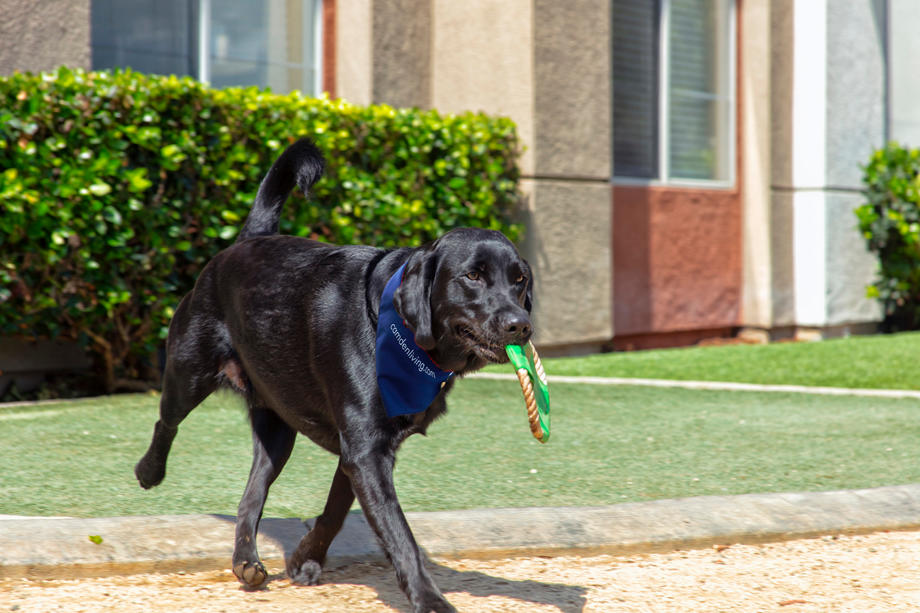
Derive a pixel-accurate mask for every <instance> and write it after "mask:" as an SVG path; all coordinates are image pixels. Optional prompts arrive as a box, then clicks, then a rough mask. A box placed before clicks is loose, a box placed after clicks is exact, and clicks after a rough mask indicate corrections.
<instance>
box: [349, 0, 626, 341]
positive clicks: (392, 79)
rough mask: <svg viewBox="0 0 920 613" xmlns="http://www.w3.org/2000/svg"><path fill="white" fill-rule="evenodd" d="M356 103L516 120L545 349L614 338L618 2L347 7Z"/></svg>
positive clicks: (468, 1) (404, 2) (469, 0)
mask: <svg viewBox="0 0 920 613" xmlns="http://www.w3.org/2000/svg"><path fill="white" fill-rule="evenodd" d="M336 24H337V28H338V29H337V31H336V52H337V56H336V70H337V74H336V81H337V93H338V95H339V96H341V97H343V98H345V99H347V100H349V101H351V102H355V103H359V104H365V103H369V102H374V103H386V104H393V105H396V106H419V107H423V108H435V109H437V110H439V111H441V112H445V113H460V112H465V111H469V110H472V111H483V112H486V113H489V114H493V115H501V116H507V117H510V118H512V119H513V120H514V121H515V123H516V124H517V126H518V134H519V136H520V139H521V142H522V143H523V145H524V147H525V149H524V152H523V155H522V158H521V162H520V163H521V169H522V173H523V176H524V181H523V182H522V188H523V190H524V197H525V202H526V205H527V207H526V213H525V216H526V218H527V226H528V230H527V238H526V240H525V242H524V245H523V250H524V255H525V257H527V258H528V259H529V260H530V261H531V264H532V265H533V266H534V269H535V275H536V278H537V295H536V298H535V301H534V302H535V315H534V319H535V322H536V326H537V329H538V334H537V340H538V341H539V342H540V343H541V344H543V345H571V344H590V343H603V342H605V341H608V340H609V339H610V338H611V337H612V336H613V315H612V291H613V290H612V261H611V260H612V255H611V253H612V251H611V223H612V221H611V186H610V176H611V159H610V158H611V138H612V134H611V126H610V115H611V112H610V108H611V107H610V104H611V75H610V2H609V0H573V1H570V2H565V3H560V2H557V1H555V0H464V1H463V2H457V1H456V0H430V2H429V1H426V0H398V1H396V2H382V1H374V0H337V5H336Z"/></svg>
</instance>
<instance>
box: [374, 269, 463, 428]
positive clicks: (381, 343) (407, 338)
mask: <svg viewBox="0 0 920 613" xmlns="http://www.w3.org/2000/svg"><path fill="white" fill-rule="evenodd" d="M405 268H406V265H405V264H403V265H402V266H400V267H399V270H397V271H396V272H395V273H394V274H393V276H392V277H390V280H389V281H387V285H386V287H385V288H384V289H383V295H382V296H381V297H380V313H379V314H378V315H377V356H376V359H377V386H378V387H379V388H380V395H381V397H382V398H383V406H384V407H385V408H386V411H387V416H389V417H396V416H397V415H408V414H410V413H420V412H422V411H424V410H425V409H427V408H428V407H429V406H430V405H431V403H432V402H433V401H434V399H435V397H437V395H438V392H440V391H441V385H442V384H443V383H444V382H445V381H447V380H448V379H450V378H451V377H452V376H454V373H453V372H452V371H449V370H441V369H440V368H439V367H438V365H437V364H435V363H434V362H433V361H432V360H431V358H430V357H428V354H427V353H425V350H424V349H422V348H421V347H419V346H418V345H416V344H415V335H414V334H413V333H412V330H410V329H409V328H407V327H406V324H405V323H404V322H403V319H402V317H400V316H399V313H397V312H396V307H394V306H393V294H394V293H396V288H397V287H399V284H400V283H401V282H402V276H403V271H404V270H405Z"/></svg>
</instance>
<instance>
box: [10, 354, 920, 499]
mask: <svg viewBox="0 0 920 613" xmlns="http://www.w3.org/2000/svg"><path fill="white" fill-rule="evenodd" d="M903 338H908V337H903ZM795 347H804V346H802V345H796V346H795ZM810 347H811V346H810V345H809V346H807V347H806V348H810ZM739 349H752V348H739ZM753 349H757V348H753ZM687 351H690V350H687ZM709 351H713V352H715V351H719V352H722V349H721V348H719V349H718V350H717V349H707V350H705V351H703V350H700V353H699V354H698V355H703V356H705V355H706V353H707V352H709ZM602 357H604V358H606V356H602ZM598 359H600V358H598ZM592 361H593V358H592V359H589V360H587V362H589V363H590V362H592ZM562 363H563V362H562V361H553V363H552V366H550V367H549V368H548V370H549V371H550V373H551V374H552V373H553V372H555V371H557V370H558V371H562V370H563V369H562V368H558V369H557V368H556V365H557V364H562ZM658 372H659V374H657V375H656V376H661V374H660V373H661V372H663V370H661V369H659V371H658ZM592 374H596V373H592ZM604 374H610V373H607V372H605V373H604ZM617 374H622V373H617ZM646 374H647V373H646ZM693 378H696V377H693ZM861 385H862V384H861ZM551 391H552V394H553V411H554V413H553V436H552V440H551V441H550V442H549V443H548V444H546V445H541V444H540V443H537V442H536V441H535V440H534V439H533V438H532V437H531V435H530V433H529V429H528V426H527V423H526V417H525V411H524V407H523V402H522V400H521V396H520V391H519V389H518V386H517V384H516V383H515V382H513V381H492V380H465V381H461V382H460V383H459V384H458V385H457V388H456V390H455V392H454V393H453V394H452V395H451V398H450V406H451V410H450V413H449V414H448V415H447V416H446V417H445V418H444V419H442V420H441V421H439V422H437V423H435V424H434V425H433V426H432V428H431V430H430V433H429V434H430V436H429V437H427V438H426V437H419V436H416V437H412V438H410V439H409V440H408V441H407V442H406V444H405V445H404V448H403V449H402V451H401V453H400V455H399V461H398V463H397V472H396V483H397V488H398V490H399V493H400V499H401V500H402V503H403V506H404V508H405V509H407V510H438V509H461V508H475V507H521V506H534V505H544V506H549V505H602V504H612V503H617V502H627V501H642V500H650V499H656V498H670V497H681V496H696V495H705V494H739V493H748V492H771V491H801V490H826V489H839V488H859V487H872V486H880V485H893V484H902V483H912V482H918V481H920V462H918V461H917V455H918V453H917V452H918V443H917V441H918V440H920V419H918V418H920V404H918V401H916V400H890V399H869V398H854V397H828V396H812V395H801V394H779V393H749V392H743V393H742V392H713V391H688V390H677V389H652V388H641V387H631V386H627V387H607V386H595V385H581V384H554V385H552V388H551ZM156 405H157V398H156V397H155V396H150V395H127V396H118V397H106V398H98V399H87V400H81V401H74V402H65V403H58V404H46V405H33V406H27V407H3V408H0V437H2V439H0V440H2V445H0V462H2V465H3V466H4V470H3V471H2V473H0V514H25V515H41V514H44V515H73V516H106V515H143V514H161V513H225V514H235V511H236V505H237V503H238V501H239V496H240V494H241V492H242V490H243V487H244V484H245V480H246V477H247V474H248V470H249V462H250V457H251V455H250V454H251V451H250V443H249V440H250V439H249V430H248V424H247V420H246V416H245V411H244V409H243V407H242V405H241V403H240V401H239V400H238V399H237V398H236V397H234V396H231V395H216V396H213V397H212V398H211V399H209V400H208V401H207V402H206V403H205V404H204V405H203V406H202V407H199V408H198V409H196V410H195V411H194V412H193V413H192V414H191V416H190V417H189V418H188V419H187V420H186V421H185V423H183V425H182V427H181V428H180V431H179V436H178V438H177V439H176V442H175V444H174V446H173V454H172V456H171V458H170V464H169V470H168V473H167V477H166V480H165V481H164V483H163V484H162V485H161V486H159V487H157V488H155V489H153V490H150V491H144V490H141V489H140V488H139V487H138V486H137V484H136V482H135V480H134V476H133V474H132V469H133V465H134V463H135V462H136V460H137V459H138V458H139V457H140V455H141V454H142V453H143V452H144V450H145V449H146V446H147V443H148V441H149V436H150V433H151V430H152V427H153V422H154V420H155V419H156ZM334 467H335V459H334V458H333V457H331V456H329V455H328V454H326V453H325V452H323V451H321V450H319V449H318V448H317V447H315V446H314V445H312V444H311V443H310V442H309V441H307V440H306V439H303V438H301V440H300V442H299V443H298V445H297V447H296V449H295V451H294V455H293V457H292V459H291V461H290V463H289V465H288V467H287V469H286V470H285V472H284V473H283V474H282V476H281V478H280V479H279V480H278V482H277V483H276V484H275V486H274V487H273V488H272V491H271V493H270V495H269V500H268V504H267V508H266V515H267V516H273V517H309V516H312V515H316V514H318V513H319V512H320V511H321V509H322V505H323V502H324V498H325V494H326V491H327V488H328V485H329V482H330V479H331V477H332V473H333V470H334Z"/></svg>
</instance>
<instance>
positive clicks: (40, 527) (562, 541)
mask: <svg viewBox="0 0 920 613" xmlns="http://www.w3.org/2000/svg"><path fill="white" fill-rule="evenodd" d="M407 517H408V519H409V523H410V524H411V526H412V530H413V532H414V533H415V536H416V539H417V540H418V542H419V543H420V545H421V546H422V547H423V548H424V549H425V551H427V553H428V554H429V555H432V556H442V557H458V556H465V557H504V556H513V555H534V554H553V553H560V552H570V553H582V554H588V553H599V552H610V553H627V552H642V551H664V550H670V549H677V548H694V547H706V546H709V545H713V544H717V543H726V544H728V543H758V542H767V541H779V540H787V539H791V538H802V537H810V536H818V535H821V534H838V533H847V534H853V533H866V532H875V531H879V530H906V529H911V528H918V527H920V484H917V485H902V486H891V487H880V488H874V489H864V490H843V491H832V492H809V493H789V494H747V495H742V496H706V497H699V498H683V499H674V500H657V501H652V502H643V503H624V504H618V505H613V506H609V507H562V508H531V509H481V510H471V511H444V512H435V513H407ZM306 530H307V529H306V527H305V526H304V524H303V523H302V522H300V521H299V520H296V519H271V518H267V519H264V520H263V521H262V526H261V530H260V542H259V549H260V553H261V554H262V557H263V559H264V560H267V561H272V560H280V559H281V558H282V557H283V556H284V555H285V554H287V553H290V552H291V551H292V550H293V549H294V547H296V545H297V543H298V542H299V540H300V538H301V537H302V536H303V535H304V534H305V533H306ZM90 536H99V537H101V539H102V540H101V542H100V543H98V544H97V543H94V542H93V541H92V540H91V539H90ZM96 540H98V539H96ZM233 540H234V518H233V517H229V516H216V515H182V516H156V517H112V518H96V519H76V518H57V519H50V518H14V519H4V520H3V521H0V578H13V577H74V576H102V575H110V574H130V573H141V572H174V571H178V570H185V571H195V570H205V569H221V568H228V567H229V560H230V556H231V554H232V546H233ZM383 557H384V556H383V553H382V551H381V550H380V548H379V546H378V545H377V541H376V539H375V538H374V536H373V534H372V532H371V530H370V528H369V527H368V525H367V523H366V522H365V520H364V517H363V515H361V514H360V513H352V514H351V515H349V517H348V519H347V520H346V522H345V526H344V528H343V529H342V532H341V533H340V534H339V536H338V537H336V540H335V541H334V543H333V545H332V548H331V549H330V551H329V561H328V564H329V565H332V566H335V565H338V564H342V563H346V562H349V561H354V560H365V561H366V560H381V559H383Z"/></svg>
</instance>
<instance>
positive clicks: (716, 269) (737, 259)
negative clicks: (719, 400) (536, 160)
mask: <svg viewBox="0 0 920 613" xmlns="http://www.w3.org/2000/svg"><path fill="white" fill-rule="evenodd" d="M741 231H742V228H741V198H740V195H739V191H738V190H737V189H733V190H698V189H685V188H674V187H648V186H622V185H618V186H615V187H614V188H613V268H614V273H613V286H614V293H613V296H614V333H615V335H616V339H620V340H624V339H629V338H630V337H635V338H633V339H632V340H634V341H635V342H636V346H650V345H656V344H657V345H666V344H669V343H667V342H660V339H659V342H657V343H656V342H651V341H649V339H648V338H645V339H644V340H643V337H651V336H657V335H665V336H667V335H671V336H672V337H673V338H674V341H675V342H674V343H671V344H685V343H686V342H688V341H689V340H690V339H689V337H688V334H687V332H688V331H689V332H694V331H696V332H699V333H700V336H701V337H702V336H707V335H712V331H714V330H720V329H725V330H729V329H730V328H731V327H732V326H736V325H738V323H739V316H740V310H741V283H742V277H741V275H742V269H741V264H742V262H741V258H742V255H741ZM676 333H680V334H676ZM616 339H615V340H616Z"/></svg>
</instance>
